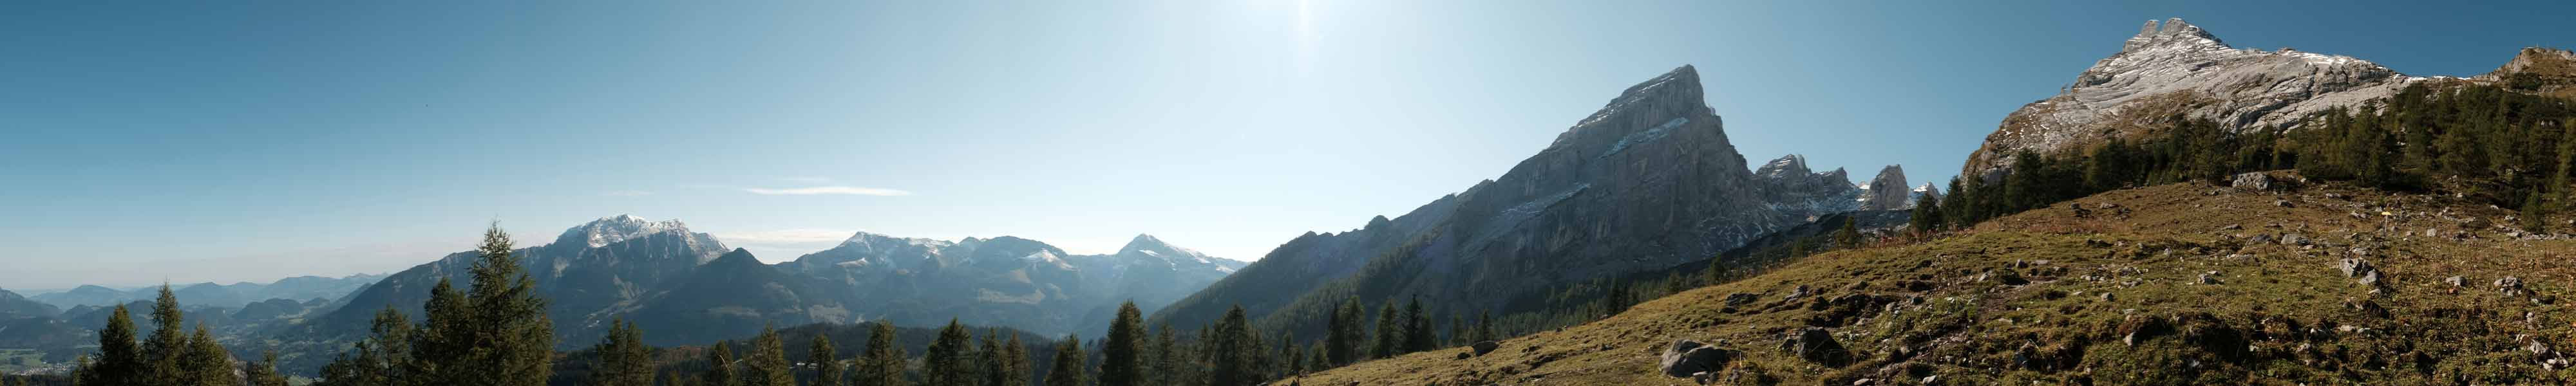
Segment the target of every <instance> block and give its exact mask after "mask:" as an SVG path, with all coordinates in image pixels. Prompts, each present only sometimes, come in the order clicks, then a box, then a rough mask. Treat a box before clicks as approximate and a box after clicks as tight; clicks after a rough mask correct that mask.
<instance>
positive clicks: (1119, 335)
mask: <svg viewBox="0 0 2576 386" xmlns="http://www.w3.org/2000/svg"><path fill="white" fill-rule="evenodd" d="M1144 346H1145V318H1144V315H1143V312H1142V311H1141V310H1138V309H1136V302H1133V301H1129V302H1125V303H1121V304H1119V305H1118V316H1117V319H1116V320H1114V321H1111V322H1110V323H1109V337H1108V339H1106V340H1103V341H1101V342H1100V385H1101V386H1142V385H1145V384H1146V383H1145V379H1144V378H1145V358H1144V356H1145V352H1144V350H1145V347H1144Z"/></svg>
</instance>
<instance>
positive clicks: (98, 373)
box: [73, 305, 144, 385]
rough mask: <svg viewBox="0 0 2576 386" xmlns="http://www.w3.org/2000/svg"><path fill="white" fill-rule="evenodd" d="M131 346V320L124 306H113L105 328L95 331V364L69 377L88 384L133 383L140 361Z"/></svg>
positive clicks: (132, 342)
mask: <svg viewBox="0 0 2576 386" xmlns="http://www.w3.org/2000/svg"><path fill="white" fill-rule="evenodd" d="M134 344H135V343H134V318H133V316H131V315H130V314H128V313H126V310H125V306H123V305H119V306H116V310H115V311H114V312H113V313H111V314H109V315H108V317H107V327H106V328H102V329H100V330H99V332H98V361H96V362H91V363H90V365H89V366H86V367H85V368H84V369H83V370H84V371H77V372H74V373H73V378H75V379H77V380H78V381H80V383H84V384H92V385H130V384H135V383H136V379H135V375H137V373H139V372H141V371H142V368H143V361H144V359H143V353H142V352H141V348H139V347H136V346H135V345H134Z"/></svg>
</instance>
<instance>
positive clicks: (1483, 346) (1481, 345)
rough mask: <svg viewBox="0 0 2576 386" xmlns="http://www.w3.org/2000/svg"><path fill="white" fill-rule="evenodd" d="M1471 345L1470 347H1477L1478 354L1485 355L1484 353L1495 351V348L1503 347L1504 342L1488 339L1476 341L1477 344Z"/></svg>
mask: <svg viewBox="0 0 2576 386" xmlns="http://www.w3.org/2000/svg"><path fill="white" fill-rule="evenodd" d="M1469 347H1470V348H1473V349H1475V350H1476V355H1478V356H1483V355H1485V354H1486V353H1491V352H1494V349H1496V348H1501V347H1503V344H1502V343H1495V342H1494V341H1490V340H1488V341H1482V342H1476V344H1473V345H1469Z"/></svg>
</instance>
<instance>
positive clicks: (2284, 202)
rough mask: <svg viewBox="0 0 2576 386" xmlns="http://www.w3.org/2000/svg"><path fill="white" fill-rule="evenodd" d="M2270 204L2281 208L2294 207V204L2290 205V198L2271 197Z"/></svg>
mask: <svg viewBox="0 0 2576 386" xmlns="http://www.w3.org/2000/svg"><path fill="white" fill-rule="evenodd" d="M2272 205H2273V206H2279V207H2283V208H2296V206H2292V205H2290V200H2288V199H2279V198H2275V199H2272Z"/></svg>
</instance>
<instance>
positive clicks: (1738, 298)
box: [1726, 292, 1762, 307]
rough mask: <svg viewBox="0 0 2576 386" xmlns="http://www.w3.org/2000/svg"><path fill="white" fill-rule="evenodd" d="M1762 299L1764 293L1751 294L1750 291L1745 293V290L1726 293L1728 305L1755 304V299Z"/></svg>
mask: <svg viewBox="0 0 2576 386" xmlns="http://www.w3.org/2000/svg"><path fill="white" fill-rule="evenodd" d="M1760 300H1762V295H1755V294H1749V293H1743V292H1737V293H1731V294H1726V306H1727V307H1737V306H1743V305H1746V304H1753V302H1755V301H1760Z"/></svg>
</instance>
